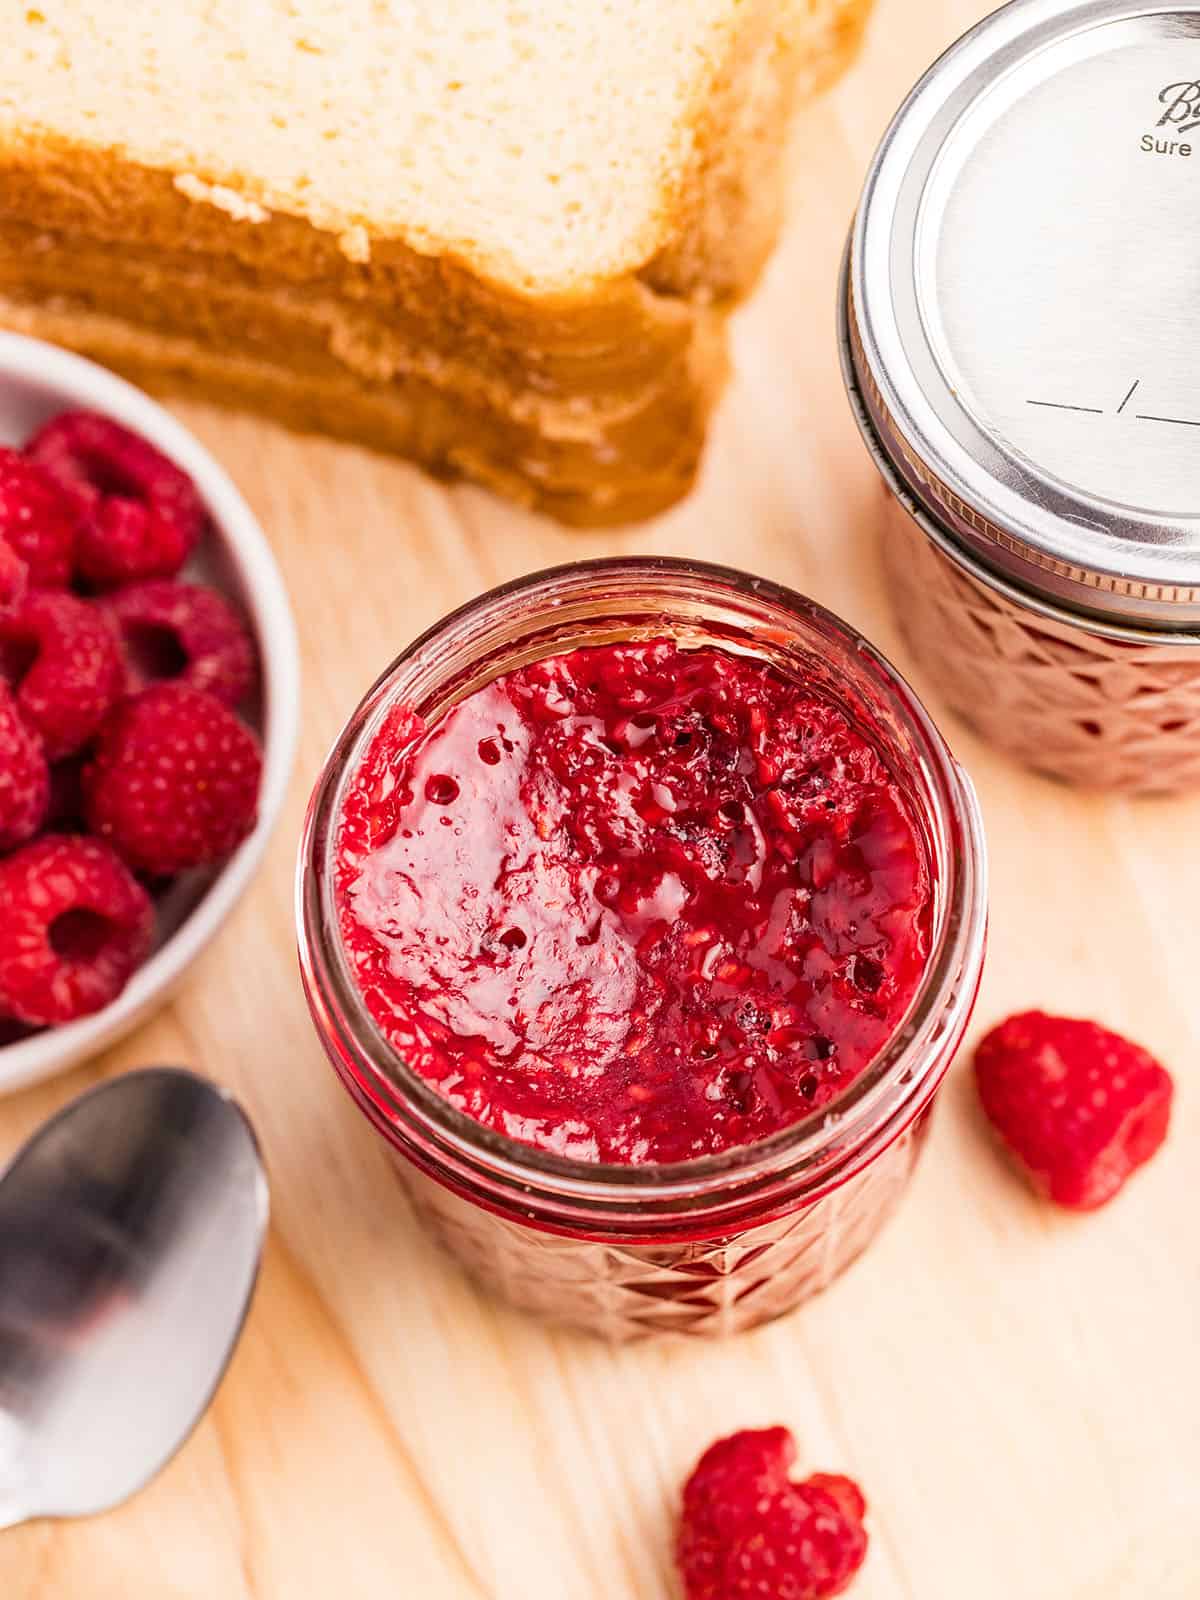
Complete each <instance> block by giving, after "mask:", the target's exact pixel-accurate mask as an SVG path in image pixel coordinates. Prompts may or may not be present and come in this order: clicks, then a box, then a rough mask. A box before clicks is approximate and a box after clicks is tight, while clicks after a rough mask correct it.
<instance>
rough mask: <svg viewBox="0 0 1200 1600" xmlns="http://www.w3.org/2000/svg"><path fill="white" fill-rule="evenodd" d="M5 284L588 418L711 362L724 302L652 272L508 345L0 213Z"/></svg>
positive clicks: (158, 325) (308, 367)
mask: <svg viewBox="0 0 1200 1600" xmlns="http://www.w3.org/2000/svg"><path fill="white" fill-rule="evenodd" d="M0 292H2V293H5V294H10V295H12V296H13V297H14V298H16V299H20V300H26V301H38V300H42V299H50V298H53V297H54V296H56V295H66V296H68V297H69V298H70V300H71V303H72V304H74V305H78V306H84V307H86V308H87V309H89V310H92V311H99V312H102V313H103V314H105V315H110V316H118V317H125V318H127V319H128V320H129V321H130V322H131V323H132V324H134V325H135V326H141V327H143V328H146V329H151V330H153V331H156V332H160V333H167V334H172V333H183V334H186V335H188V336H190V337H194V338H196V339H199V340H202V341H211V342H212V345H213V348H214V349H215V350H218V351H230V352H237V353H244V354H247V355H250V356H252V357H254V356H259V355H262V356H265V357H266V358H267V359H269V360H272V361H275V360H278V359H279V352H280V351H286V352H287V356H286V365H287V366H288V367H290V368H293V369H295V370H296V371H297V372H311V373H314V374H318V375H322V374H323V375H328V376H335V377H344V376H346V375H347V373H353V374H355V375H357V376H358V377H359V378H361V379H362V381H364V382H366V383H386V382H389V381H391V380H392V379H393V378H394V377H396V376H402V375H405V374H412V375H415V376H420V377H424V378H426V379H428V380H429V381H430V382H432V383H436V384H438V385H440V386H441V387H452V388H457V389H461V390H463V391H464V392H471V393H475V392H478V393H479V394H481V395H482V396H483V397H484V398H485V399H487V400H489V401H490V402H491V403H493V404H497V405H500V406H503V407H505V408H508V409H516V408H518V407H519V408H520V409H521V410H523V411H524V412H525V413H526V414H528V415H529V416H530V417H531V418H532V417H533V416H534V415H535V414H536V413H537V412H538V411H539V410H541V409H543V408H547V409H549V410H550V411H551V413H553V410H554V408H556V407H558V408H560V407H561V403H562V402H564V401H568V402H570V403H571V405H572V409H573V410H574V411H575V412H576V413H577V414H578V415H579V417H580V418H581V419H583V420H585V421H586V420H588V419H590V418H591V416H592V414H593V413H610V412H614V411H622V410H625V409H628V408H629V407H630V405H641V404H644V402H645V397H646V394H647V392H648V391H649V390H650V389H652V388H655V387H662V386H664V385H666V384H674V383H680V382H687V381H689V380H688V371H689V368H690V367H691V366H693V365H695V364H697V363H700V364H708V362H710V361H711V359H712V358H713V352H712V346H713V345H714V343H715V342H716V340H717V339H718V337H719V333H720V323H721V321H722V315H723V314H722V312H721V311H720V310H718V309H717V308H716V307H713V306H705V305H698V306H695V307H690V306H685V305H684V303H683V302H679V301H671V302H658V301H656V298H655V297H654V296H653V295H652V294H651V293H650V291H649V290H647V289H646V288H645V287H644V286H641V285H637V286H636V287H635V290H634V293H632V294H631V295H630V296H629V297H628V298H627V300H626V303H625V305H624V306H623V307H622V308H620V309H619V310H618V308H617V307H616V306H615V305H614V306H613V307H612V314H611V318H610V320H609V323H608V326H607V327H604V326H602V323H601V319H600V318H599V317H592V318H589V326H588V328H587V330H586V335H585V337H584V339H583V342H582V343H581V344H580V346H578V347H577V348H575V349H572V348H570V347H569V345H568V344H567V342H566V341H565V339H564V340H560V341H559V343H558V344H557V345H556V346H554V347H552V348H551V349H549V350H546V349H542V348H540V347H537V346H535V345H533V344H525V345H523V346H513V345H507V346H506V345H504V344H503V343H502V342H501V340H500V338H499V337H498V334H497V331H496V330H495V329H494V328H491V329H489V328H486V327H484V326H480V327H478V328H475V327H464V326H453V325H449V324H447V322H446V320H445V319H444V318H439V317H438V316H437V315H436V314H433V313H432V312H431V309H430V308H429V307H422V308H417V307H412V308H410V307H408V306H405V305H402V304H400V303H399V302H395V301H393V302H390V303H384V304H380V303H379V302H378V301H377V300H375V299H346V298H343V297H338V296H337V295H336V294H334V293H333V292H331V290H330V289H329V288H327V287H325V286H322V287H317V286H300V285H295V284H289V285H279V284H273V283H271V282H269V281H266V280H265V279H264V276H263V274H262V273H261V272H258V271H256V270H254V269H249V268H246V267H244V266H241V265H240V264H238V263H235V262H221V261H217V260H214V259H211V258H207V257H205V256H202V255H200V254H198V253H195V252H186V251H163V250H147V249H141V248H134V249H130V250H127V251H124V252H120V253H118V252H115V251H113V250H112V249H111V248H110V247H108V246H105V245H102V244H98V243H96V242H95V241H93V240H90V239H87V238H85V237H78V236H74V235H64V234H56V233H52V232H50V231H48V230H45V229H31V228H28V227H26V226H24V225H23V224H19V223H11V222H9V223H5V222H3V221H0Z"/></svg>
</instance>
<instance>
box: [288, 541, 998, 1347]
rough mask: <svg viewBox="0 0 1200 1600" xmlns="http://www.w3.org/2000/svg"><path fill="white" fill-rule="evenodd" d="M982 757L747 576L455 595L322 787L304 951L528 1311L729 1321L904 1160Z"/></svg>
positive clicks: (377, 1077) (853, 1215) (911, 1143)
mask: <svg viewBox="0 0 1200 1600" xmlns="http://www.w3.org/2000/svg"><path fill="white" fill-rule="evenodd" d="M984 878H985V865H984V853H983V842H982V834H981V826H980V820H979V815H978V810H977V806H976V803H975V799H974V796H973V793H972V791H971V789H970V785H969V783H968V782H967V781H966V780H965V778H964V777H963V775H962V774H961V772H960V770H959V769H958V767H957V766H956V765H955V763H954V762H953V760H952V758H951V757H950V755H949V752H948V751H947V749H946V747H945V745H944V743H943V741H942V740H941V738H940V736H939V735H938V733H937V731H936V730H935V729H934V728H933V726H932V724H931V723H930V722H929V719H928V718H927V716H926V715H925V713H924V711H923V710H922V709H921V707H920V706H919V704H918V703H917V702H916V701H915V699H914V697H913V695H912V693H911V691H910V690H909V689H908V687H907V686H906V685H905V684H904V683H903V682H902V680H900V679H899V678H898V677H897V675H896V674H895V673H894V671H893V670H892V669H891V667H890V666H889V665H888V664H887V663H886V662H885V661H883V659H882V658H881V657H880V656H878V655H877V653H876V652H875V651H874V650H873V649H872V648H871V647H870V645H868V644H867V642H866V641H865V640H864V639H862V638H861V636H859V635H857V634H856V633H855V632H854V631H853V630H852V629H850V628H849V627H847V626H846V624H844V623H842V622H840V621H838V620H837V619H836V618H834V617H832V616H830V615H829V614H828V613H827V612H824V611H822V610H821V609H820V608H819V607H817V606H815V605H813V604H812V603H811V602H809V601H807V600H804V599H802V598H801V597H799V596H797V595H794V594H791V593H790V592H788V591H786V590H783V589H780V588H777V587H775V586H774V585H771V584H768V583H765V582H762V581H761V580H758V579H755V578H751V577H748V576H746V575H745V574H741V573H737V572H731V571H728V570H726V569H722V568H715V567H707V566H703V565H700V564H695V563H687V562H677V561H667V560H657V559H646V560H613V561H598V562H582V563H577V564H574V565H572V566H570V567H565V568H560V569H557V570H554V571H551V572H548V573H543V574H540V575H538V576H536V577H532V578H528V579H524V580H521V581H520V582H518V583H515V584H512V585H509V586H507V587H506V588H503V589H499V590H496V591H494V592H492V593H491V594H488V595H485V596H483V597H482V598H481V599H479V600H477V601H475V602H473V603H472V604H471V605H468V606H467V607H465V608H464V609H463V610H461V611H459V612H456V613H455V614H454V615H453V616H451V617H449V618H447V619H445V620H444V621H443V622H441V623H439V624H438V625H437V626H436V627H435V628H433V629H432V630H431V631H430V632H429V633H427V634H426V635H425V636H424V637H423V638H422V639H420V640H418V641H417V642H416V644H414V645H413V646H411V647H410V648H409V649H408V650H407V651H406V652H405V653H404V654H403V655H402V656H401V657H400V658H399V659H398V660H397V661H396V662H395V663H394V664H393V666H392V667H391V668H390V669H389V670H388V672H387V673H385V675H384V676H383V678H382V679H380V681H379V683H377V684H376V686H375V688H374V689H373V690H372V691H371V693H370V694H369V695H368V697H367V698H366V700H365V701H364V702H363V704H362V705H361V706H360V707H359V709H358V711H357V712H356V713H355V716H354V717H353V718H352V719H351V722H350V723H349V725H348V726H347V728H346V730H345V731H344V733H343V735H342V737H341V738H340V739H339V741H338V743H337V746H336V747H335V749H334V751H333V753H332V755H331V757H330V760H329V762H328V764H327V766H326V769H325V771H324V772H323V774H322V775H321V778H320V779H319V781H318V784H317V788H316V792H315V794H314V797H313V801H312V805H311V807H310V812H309V819H308V824H307V829H306V835H305V840H304V845H303V848H302V853H301V863H300V881H299V916H300V944H301V965H302V971H303V976H304V982H305V987H306V991H307V994H308V999H309V1003H310V1007H311V1009H312V1013H313V1017H314V1021H315V1023H316V1026H317V1030H318V1033H319V1035H320V1037H321V1039H322V1042H323V1044H324V1046H325V1048H326V1051H327V1052H328V1054H329V1056H330V1059H331V1061H332V1062H333V1064H334V1066H335V1068H336V1069H337V1071H338V1072H339V1074H340V1075H341V1077H342V1079H343V1081H344V1082H345V1084H346V1086H347V1087H348V1088H349V1090H350V1091H351V1093H352V1095H353V1096H354V1098H355V1099H356V1100H357V1102H358V1104H359V1107H360V1109H361V1110H362V1111H363V1112H364V1114H365V1115H366V1116H367V1118H368V1120H369V1121H370V1122H371V1124H372V1125H373V1126H374V1127H375V1129H376V1131H377V1132H378V1133H379V1134H380V1135H381V1136H382V1137H383V1138H384V1139H385V1140H386V1141H387V1142H388V1144H389V1145H390V1147H391V1148H392V1150H393V1151H394V1152H395V1154H396V1155H397V1157H398V1158H399V1170H400V1172H401V1174H402V1176H403V1178H404V1180H405V1182H406V1184H407V1185H408V1187H409V1189H410V1191H411V1193H412V1195H413V1197H414V1200H415V1202H416V1204H417V1206H418V1209H419V1210H420V1211H421V1213H422V1214H423V1215H424V1216H425V1217H426V1219H427V1220H428V1221H429V1222H430V1223H431V1225H432V1226H433V1228H434V1230H435V1231H436V1232H437V1233H438V1234H439V1235H440V1236H441V1238H442V1239H443V1240H444V1242H446V1243H447V1244H448V1245H449V1246H450V1247H451V1249H452V1250H453V1251H454V1252H455V1253H456V1254H457V1255H458V1256H459V1257H460V1258H462V1259H463V1260H464V1261H465V1262H466V1264H467V1265H468V1266H470V1267H471V1268H473V1269H474V1270H475V1271H476V1273H477V1275H479V1276H480V1277H482V1278H483V1279H485V1280H486V1281H488V1282H490V1283H491V1284H493V1285H494V1286H496V1287H497V1288H499V1289H500V1290H501V1291H503V1292H504V1293H505V1294H506V1295H507V1296H508V1297H509V1298H510V1299H512V1300H514V1301H515V1302H517V1303H518V1304H520V1305H522V1306H524V1307H526V1308H527V1309H531V1310H535V1311H540V1312H544V1313H545V1314H547V1315H550V1316H552V1317H554V1318H556V1319H558V1320H560V1321H567V1322H570V1323H574V1324H576V1325H578V1326H582V1327H585V1328H588V1329H590V1330H592V1331H595V1332H599V1333H602V1334H604V1335H606V1336H608V1337H610V1338H629V1337H636V1336H638V1335H641V1334H645V1333H649V1332H654V1331H659V1330H668V1329H671V1330H676V1331H680V1332H690V1333H695V1334H709V1333H721V1332H730V1331H734V1330H736V1329H739V1328H743V1327H749V1326H751V1325H753V1324H755V1323H757V1322H761V1321H764V1320H766V1319H768V1318H770V1317H773V1316H776V1315H779V1314H780V1313H781V1312H783V1311H785V1310H787V1309H789V1308H790V1306H792V1305H793V1304H795V1303H796V1302H797V1301H798V1300H800V1299H802V1298H804V1297H805V1296H806V1295H807V1294H810V1293H812V1292H813V1291H814V1290H816V1289H819V1288H821V1287H823V1286H824V1285H825V1284H826V1283H828V1282H829V1281H830V1280H831V1279H832V1278H833V1277H834V1276H836V1274H837V1273H838V1272H840V1271H841V1269H842V1268H843V1267H844V1266H846V1265H848V1264H849V1262H850V1261H851V1260H852V1259H853V1258H854V1257H855V1256H856V1255H857V1254H858V1253H859V1252H860V1251H861V1250H862V1249H863V1248H864V1247H865V1246H866V1245H867V1244H868V1243H869V1241H870V1239H871V1238H872V1237H873V1236H874V1234H875V1232H876V1230H877V1229H878V1227H879V1226H880V1225H881V1224H882V1222H883V1221H884V1219H885V1217H886V1216H887V1215H888V1214H889V1213H890V1211H891V1209H892V1205H893V1202H894V1201H895V1200H896V1199H897V1198H898V1196H899V1194H900V1192H901V1191H902V1189H903V1188H904V1186H905V1183H906V1181H907V1178H908V1176H909V1174H910V1173H911V1171H912V1168H913V1164H914V1162H915V1159H916V1156H917V1154H918V1152H919V1149H920V1145H921V1135H922V1132H923V1130H924V1127H925V1125H926V1120H927V1117H926V1114H927V1112H928V1110H929V1108H930V1106H931V1104H932V1100H933V1096H934V1093H935V1091H936V1089H937V1087H938V1085H939V1083H940V1081H941V1079H942V1076H943V1074H944V1072H945V1069H946V1067H947V1066H948V1065H949V1061H950V1058H951V1056H952V1054H953V1052H954V1049H955V1047H956V1046H957V1044H958V1041H959V1039H960V1038H961V1035H962V1031H963V1028H964V1027H965V1025H966V1021H967V1017H968V1015H969V1012H970V1008H971V1005H972V1003H973V1000H974V995H975V991H976V987H977V984H978V977H979V971H980V967H981V963H982V957H983V943H984V922H985V913H984V905H985V893H984Z"/></svg>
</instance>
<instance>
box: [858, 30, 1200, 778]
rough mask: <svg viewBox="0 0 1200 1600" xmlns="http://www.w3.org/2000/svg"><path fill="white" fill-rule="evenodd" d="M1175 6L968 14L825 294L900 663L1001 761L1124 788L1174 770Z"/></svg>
mask: <svg viewBox="0 0 1200 1600" xmlns="http://www.w3.org/2000/svg"><path fill="white" fill-rule="evenodd" d="M1198 29H1200V3H1196V4H1183V5H1179V4H1171V5H1168V6H1166V7H1163V6H1159V5H1157V4H1154V3H1153V0H1145V3H1138V0H1082V3H1081V0H1075V3H1067V4H1063V3H1062V0H1014V3H1012V4H1009V5H1006V6H1004V7H1002V8H1001V9H1000V10H999V11H997V12H995V13H994V14H993V15H992V16H990V17H988V18H986V19H985V20H984V21H983V22H981V23H980V24H979V25H978V26H977V27H975V28H974V29H972V30H971V31H970V32H969V33H968V34H966V35H965V36H964V37H963V38H962V39H961V40H960V41H959V42H958V43H957V44H956V45H954V46H953V47H952V48H951V49H950V50H949V51H947V52H946V54H945V55H944V56H942V57H941V59H940V60H939V61H937V62H936V63H935V64H934V65H933V66H932V67H931V68H930V69H929V71H928V72H927V73H926V74H925V76H924V77H923V78H922V79H921V81H920V82H919V83H918V84H917V86H916V87H915V88H914V89H913V91H912V93H911V94H910V95H909V97H908V99H907V100H906V101H905V102H904V104H903V105H902V107H901V108H900V110H899V112H898V113H897V115H896V117H895V119H894V120H893V122H892V125H891V127H890V128H889V130H888V132H887V134H886V135H885V137H884V139H883V142H882V143H881V145H880V147H879V149H878V151H877V152H876V154H875V157H874V159H873V161H872V163H871V166H870V169H869V172H868V175H867V179H866V182H865V185H864V189H863V194H862V199H861V203H860V206H859V210H858V214H857V217H856V219H855V224H854V228H853V231H852V235H851V240H850V245H849V248H848V252H847V260H846V266H845V271H844V274H843V279H842V285H841V293H840V297H839V313H840V324H841V343H842V359H843V369H844V372H845V375H846V380H847V387H848V390H849V394H850V398H851V402H852V405H853V408H854V411H855V415H856V418H857V420H858V423H859V426H860V429H861V431H862V433H863V436H864V438H865V439H866V441H867V444H868V447H869V448H870V450H871V452H872V454H873V456H874V458H875V461H876V464H877V465H878V467H879V470H880V472H881V473H882V475H883V478H884V480H885V483H886V485H887V488H888V491H889V495H888V503H887V511H886V515H885V517H884V519H883V537H884V555H885V564H886V569H887V574H888V581H889V588H890V591H891V595H892V598H893V602H894V604H895V607H896V611H897V616H898V619H899V622H900V626H901V629H902V632H903V633H904V635H905V638H906V641H907V643H908V645H909V647H910V649H911V651H912V653H913V655H914V657H915V659H916V660H917V661H918V662H919V663H920V665H921V666H922V668H923V669H924V670H925V671H926V672H927V673H928V675H929V677H930V679H931V681H933V682H934V683H935V684H936V686H937V689H938V691H939V692H940V694H941V695H942V696H943V697H944V698H945V700H946V701H947V703H948V704H949V705H951V706H952V707H953V708H954V709H955V710H956V711H958V712H959V713H960V714H961V715H962V716H963V717H964V718H965V719H966V720H967V721H968V722H970V723H971V724H972V725H973V726H974V727H975V728H976V730H977V731H978V732H979V733H980V734H982V735H983V736H984V737H985V738H986V739H988V740H989V741H991V742H992V743H994V744H996V745H997V746H999V747H1000V748H1002V749H1004V750H1006V751H1008V752H1009V753H1010V754H1012V755H1014V756H1015V757H1017V758H1018V759H1019V760H1021V761H1023V762H1025V763H1027V764H1028V765H1030V766H1032V767H1035V768H1037V769H1039V770H1040V771H1042V772H1045V773H1048V774H1050V775H1052V776H1055V777H1058V778H1061V779H1065V780H1067V781H1069V782H1072V783H1077V784H1082V785H1089V786H1095V787H1101V788H1107V789H1113V790H1121V791H1127V792H1161V791H1171V790H1178V789H1183V788H1188V787H1191V786H1193V785H1197V784H1200V363H1197V362H1196V361H1195V360H1194V359H1193V358H1192V355H1193V352H1194V351H1195V349H1196V348H1197V340H1198V339H1200V297H1198V296H1197V294H1196V276H1195V258H1196V237H1195V230H1194V229H1193V228H1190V227H1188V226H1187V225H1186V223H1185V221H1184V219H1186V218H1189V217H1194V216H1195V214H1196V192H1197V191H1196V184H1197V182H1198V181H1200V143H1196V144H1195V145H1193V144H1192V143H1190V142H1189V138H1190V139H1196V138H1197V135H1198V134H1200V82H1198V81H1195V67H1196V63H1195V62H1194V61H1193V62H1192V64H1191V71H1190V72H1189V71H1187V70H1185V67H1186V61H1185V60H1184V58H1183V56H1181V49H1182V45H1181V41H1182V40H1183V39H1185V38H1193V39H1194V37H1195V35H1196V32H1197V30H1198ZM1192 129H1195V130H1197V131H1196V133H1193V132H1192V131H1191V130H1192Z"/></svg>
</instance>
